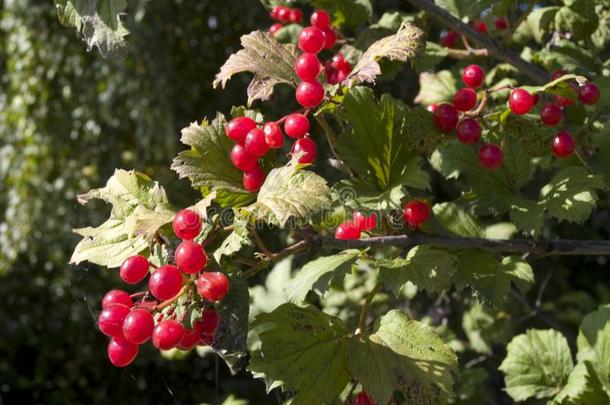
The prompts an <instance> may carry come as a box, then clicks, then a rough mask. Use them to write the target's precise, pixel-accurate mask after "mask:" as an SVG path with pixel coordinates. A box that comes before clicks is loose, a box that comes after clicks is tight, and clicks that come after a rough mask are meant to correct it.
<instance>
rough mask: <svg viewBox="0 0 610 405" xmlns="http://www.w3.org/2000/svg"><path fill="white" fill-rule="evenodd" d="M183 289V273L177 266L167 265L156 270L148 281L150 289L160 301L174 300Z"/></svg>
mask: <svg viewBox="0 0 610 405" xmlns="http://www.w3.org/2000/svg"><path fill="white" fill-rule="evenodd" d="M181 288H182V273H181V272H180V270H179V269H178V267H176V266H172V265H171V264H166V265H163V266H161V267H159V268H158V269H157V270H155V271H154V272H153V273H152V274H151V275H150V278H149V279H148V289H149V290H150V292H151V294H152V295H153V296H154V297H155V298H156V299H158V300H168V299H170V298H174V297H175V296H176V294H178V292H179V291H180V289H181Z"/></svg>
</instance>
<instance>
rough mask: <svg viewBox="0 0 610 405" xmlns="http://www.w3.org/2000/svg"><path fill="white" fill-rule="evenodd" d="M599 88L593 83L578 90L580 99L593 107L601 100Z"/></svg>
mask: <svg viewBox="0 0 610 405" xmlns="http://www.w3.org/2000/svg"><path fill="white" fill-rule="evenodd" d="M599 96H600V92H599V87H597V85H596V84H595V83H593V82H589V83H586V84H584V85H582V86H581V87H580V89H579V90H578V97H579V98H580V101H582V102H583V103H584V104H587V105H591V104H595V103H597V100H599Z"/></svg>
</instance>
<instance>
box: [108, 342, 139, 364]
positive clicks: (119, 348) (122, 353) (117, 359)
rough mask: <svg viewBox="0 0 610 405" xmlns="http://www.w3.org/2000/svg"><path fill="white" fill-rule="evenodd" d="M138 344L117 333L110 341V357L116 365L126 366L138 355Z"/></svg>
mask: <svg viewBox="0 0 610 405" xmlns="http://www.w3.org/2000/svg"><path fill="white" fill-rule="evenodd" d="M138 350H139V348H138V345H137V344H135V343H131V342H128V341H127V340H126V339H125V338H124V337H123V336H121V335H117V336H114V337H113V338H112V339H110V342H109V343H108V349H107V351H106V352H107V353H108V358H109V359H110V362H111V363H112V365H113V366H115V367H125V366H128V365H129V364H131V362H132V361H134V359H135V358H136V356H137V355H138Z"/></svg>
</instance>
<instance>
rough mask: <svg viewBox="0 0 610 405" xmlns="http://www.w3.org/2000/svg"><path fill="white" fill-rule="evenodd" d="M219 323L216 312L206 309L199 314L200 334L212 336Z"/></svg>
mask: <svg viewBox="0 0 610 405" xmlns="http://www.w3.org/2000/svg"><path fill="white" fill-rule="evenodd" d="M219 322H220V318H219V317H218V312H216V311H215V310H213V309H206V310H205V311H203V314H201V319H200V320H199V325H200V326H201V333H203V334H204V335H213V334H214V333H216V328H217V327H218V323H219Z"/></svg>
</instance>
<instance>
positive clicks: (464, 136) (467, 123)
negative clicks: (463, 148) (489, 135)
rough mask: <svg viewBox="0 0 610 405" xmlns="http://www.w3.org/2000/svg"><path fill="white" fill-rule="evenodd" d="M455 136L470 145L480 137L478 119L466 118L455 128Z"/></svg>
mask: <svg viewBox="0 0 610 405" xmlns="http://www.w3.org/2000/svg"><path fill="white" fill-rule="evenodd" d="M456 133H457V138H458V140H459V141H460V142H462V143H464V144H466V145H472V144H473V143H476V142H478V141H479V139H481V124H479V121H477V120H475V119H472V118H466V119H465V120H463V121H462V122H460V125H458V127H457V129H456Z"/></svg>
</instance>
